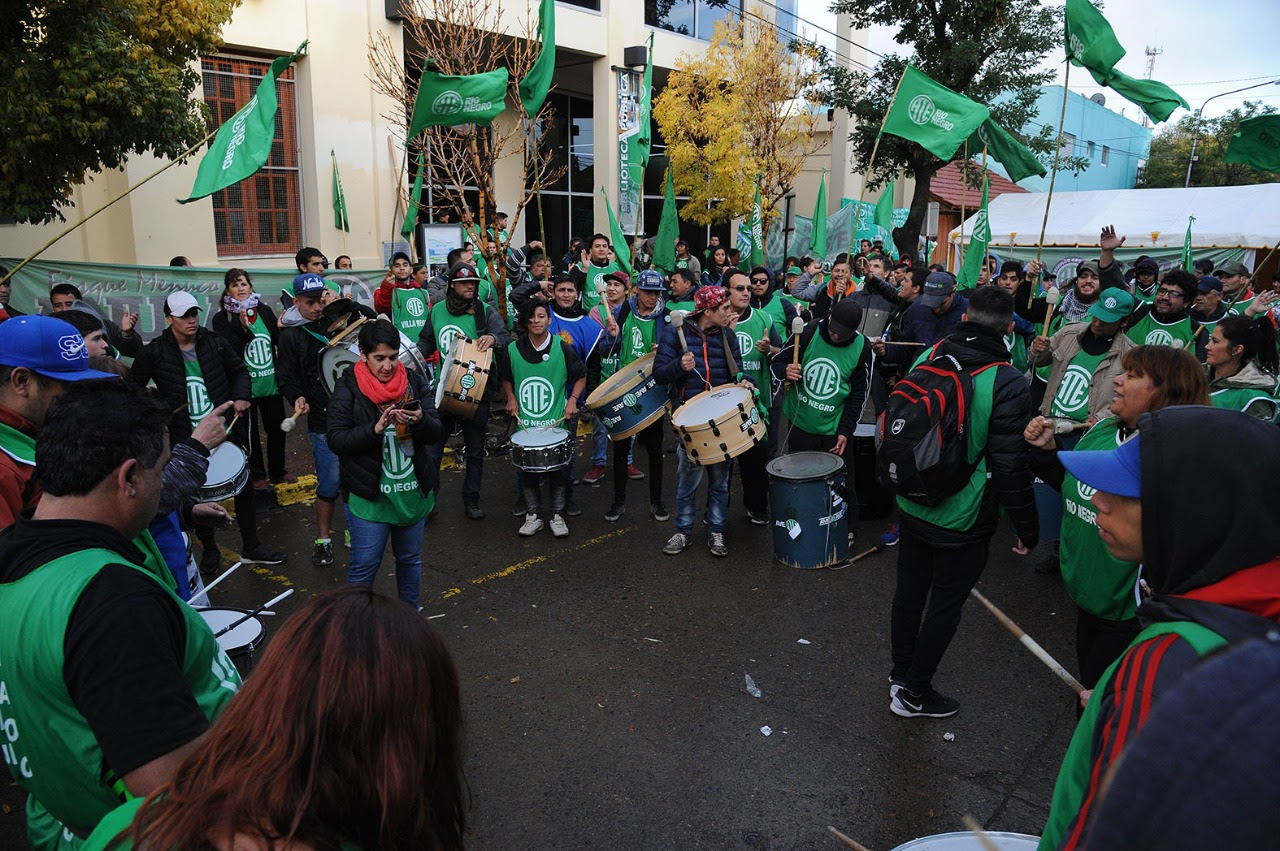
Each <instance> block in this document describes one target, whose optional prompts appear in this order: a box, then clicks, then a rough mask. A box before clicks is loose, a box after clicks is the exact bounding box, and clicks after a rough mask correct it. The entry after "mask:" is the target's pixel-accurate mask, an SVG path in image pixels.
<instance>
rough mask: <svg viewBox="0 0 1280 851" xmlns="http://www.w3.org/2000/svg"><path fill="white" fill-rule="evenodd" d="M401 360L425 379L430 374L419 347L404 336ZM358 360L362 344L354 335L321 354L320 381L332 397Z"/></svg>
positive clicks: (401, 340)
mask: <svg viewBox="0 0 1280 851" xmlns="http://www.w3.org/2000/svg"><path fill="white" fill-rule="evenodd" d="M399 359H400V363H402V364H404V365H405V368H407V369H416V370H418V371H419V372H421V373H422V375H423V376H424V377H426V376H428V375H429V374H430V373H428V372H427V362H426V361H424V360H423V359H422V355H421V354H419V353H418V347H417V345H415V344H414V342H413V341H412V340H410V339H409V338H408V337H406V336H405V335H404V334H401V335H400V354H399ZM358 360H360V344H359V343H358V342H356V340H355V339H354V335H353V336H352V337H351V338H348V339H343V340H339V341H337V342H333V343H330V344H329V345H328V346H327V347H325V349H324V350H323V351H322V352H320V381H321V383H323V384H324V389H325V391H326V392H327V393H328V394H329V395H330V396H332V395H333V391H334V389H335V388H336V387H337V386H338V379H339V378H341V377H342V374H343V373H344V372H346V371H347V370H348V369H350V368H351V366H352V365H353V364H354V363H355V362H356V361H358Z"/></svg>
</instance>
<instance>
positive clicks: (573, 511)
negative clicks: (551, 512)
mask: <svg viewBox="0 0 1280 851" xmlns="http://www.w3.org/2000/svg"><path fill="white" fill-rule="evenodd" d="M564 513H565V514H567V515H569V516H570V517H581V516H582V509H581V508H579V507H578V503H576V502H574V501H573V500H569V501H568V502H566V503H565V504H564Z"/></svg>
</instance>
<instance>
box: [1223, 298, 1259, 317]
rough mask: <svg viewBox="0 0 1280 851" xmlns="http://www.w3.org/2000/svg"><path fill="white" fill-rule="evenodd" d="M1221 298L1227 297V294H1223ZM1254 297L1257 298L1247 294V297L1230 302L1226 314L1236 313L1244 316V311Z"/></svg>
mask: <svg viewBox="0 0 1280 851" xmlns="http://www.w3.org/2000/svg"><path fill="white" fill-rule="evenodd" d="M1223 298H1229V296H1225V295H1224V296H1223ZM1255 298H1257V296H1256V295H1254V296H1249V298H1246V299H1241V300H1240V301H1237V302H1232V304H1231V306H1230V307H1228V308H1227V313H1228V315H1229V314H1233V313H1236V314H1239V315H1241V316H1244V312H1245V311H1246V310H1248V309H1249V305H1251V304H1253V300H1254V299H1255Z"/></svg>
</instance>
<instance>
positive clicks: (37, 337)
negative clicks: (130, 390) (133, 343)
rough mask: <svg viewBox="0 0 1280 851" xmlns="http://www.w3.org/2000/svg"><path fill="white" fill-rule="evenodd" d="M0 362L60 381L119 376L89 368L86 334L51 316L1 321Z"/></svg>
mask: <svg viewBox="0 0 1280 851" xmlns="http://www.w3.org/2000/svg"><path fill="white" fill-rule="evenodd" d="M0 363H3V364H4V365H5V366H8V367H19V366H21V367H26V368H27V369H29V370H31V371H32V372H38V373H40V374H41V375H44V376H48V377H49V378H56V379H58V380H59V381H88V380H91V379H95V378H119V376H117V375H115V374H113V373H110V372H101V371H99V370H96V369H89V350H88V349H87V348H85V344H84V337H81V336H80V332H79V331H77V330H76V329H75V328H74V327H73V326H72V325H71V324H70V323H68V322H63V321H62V320H61V319H55V318H54V317H52V316H15V317H14V318H12V319H9V320H7V321H5V322H0Z"/></svg>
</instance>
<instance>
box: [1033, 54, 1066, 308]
mask: <svg viewBox="0 0 1280 851" xmlns="http://www.w3.org/2000/svg"><path fill="white" fill-rule="evenodd" d="M1070 80H1071V60H1070V59H1067V70H1066V71H1064V72H1063V74H1062V112H1061V113H1060V114H1059V115H1058V144H1057V145H1056V146H1054V149H1053V171H1051V172H1049V194H1048V195H1046V196H1045V199H1044V220H1043V221H1041V222H1040V242H1039V244H1037V245H1036V265H1037V266H1038V265H1040V257H1041V255H1042V254H1043V253H1044V234H1045V231H1047V230H1048V229H1049V205H1050V204H1052V203H1053V184H1054V181H1055V180H1057V177H1058V158H1059V157H1060V156H1062V125H1063V124H1064V123H1065V122H1066V120H1067V94H1068V93H1069V92H1070V89H1068V88H1067V83H1068V82H1069V81H1070ZM1037 278H1038V279H1039V280H1044V269H1043V268H1041V270H1040V272H1039V274H1038V275H1037ZM1034 296H1035V287H1034V286H1029V287H1027V307H1031V299H1032V298H1033V297H1034Z"/></svg>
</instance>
